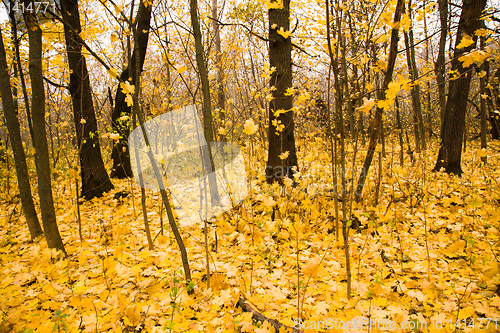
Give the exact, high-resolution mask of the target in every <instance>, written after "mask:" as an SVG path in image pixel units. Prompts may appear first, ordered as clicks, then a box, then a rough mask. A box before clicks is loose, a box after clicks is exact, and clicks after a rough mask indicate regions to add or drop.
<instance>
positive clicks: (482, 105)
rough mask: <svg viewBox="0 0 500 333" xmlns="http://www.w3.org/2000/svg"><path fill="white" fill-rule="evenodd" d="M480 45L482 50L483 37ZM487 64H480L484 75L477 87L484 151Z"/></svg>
mask: <svg viewBox="0 0 500 333" xmlns="http://www.w3.org/2000/svg"><path fill="white" fill-rule="evenodd" d="M480 43H481V49H484V44H485V39H484V36H483V37H481V38H480ZM489 70H490V69H489V63H488V61H485V62H483V63H482V64H481V72H484V73H485V75H484V76H482V77H481V78H480V80H479V86H480V88H479V89H480V90H481V94H480V96H479V97H480V99H481V102H480V110H481V148H484V149H486V147H487V141H486V133H487V130H488V126H487V125H488V123H487V119H486V118H487V117H488V115H487V113H486V103H487V102H486V99H485V98H484V97H483V96H486V97H487V96H488V95H487V94H486V78H487V75H486V73H487V72H489ZM481 160H482V161H483V163H484V164H486V162H487V157H486V156H483V157H481Z"/></svg>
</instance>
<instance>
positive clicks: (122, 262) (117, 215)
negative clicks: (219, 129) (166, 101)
mask: <svg viewBox="0 0 500 333" xmlns="http://www.w3.org/2000/svg"><path fill="white" fill-rule="evenodd" d="M468 145H469V146H468V148H467V151H466V152H465V153H464V155H463V157H462V161H463V162H462V166H463V169H464V175H463V176H462V177H460V178H459V177H455V176H452V177H450V176H448V175H446V174H444V173H433V172H431V171H430V170H431V169H432V167H433V166H434V163H435V158H436V153H437V149H436V147H433V148H434V150H428V151H427V153H426V154H425V155H424V154H418V155H417V154H415V155H416V161H415V162H414V163H412V162H411V161H410V158H409V156H408V155H406V156H405V164H404V165H402V166H401V165H400V162H399V152H398V150H397V149H396V148H395V147H394V148H393V146H392V144H389V145H388V147H387V154H386V157H385V158H384V159H383V161H382V164H381V168H380V170H382V173H381V174H380V177H379V165H378V160H377V157H378V156H379V154H378V153H377V154H376V156H375V159H374V162H373V165H372V168H371V170H370V173H369V178H368V184H367V185H366V187H365V189H364V196H363V200H362V202H361V203H360V204H356V203H352V207H351V203H350V202H349V203H347V211H348V212H350V211H352V221H351V224H352V226H351V229H350V233H349V246H350V262H351V273H352V291H351V297H350V298H348V297H347V289H346V288H347V283H346V261H345V254H344V253H345V252H344V248H343V241H342V239H343V238H342V234H340V235H339V236H337V235H336V233H335V229H336V227H335V225H336V222H335V214H336V213H335V205H334V197H333V194H332V191H331V189H332V185H331V184H332V176H331V175H332V171H331V161H330V157H329V156H330V154H329V153H328V147H327V146H326V145H325V143H323V142H322V140H321V139H319V138H317V139H308V140H304V141H299V142H298V147H300V149H299V163H300V165H299V168H300V173H301V174H300V176H299V177H298V178H297V180H298V186H296V187H291V186H288V185H287V186H285V187H284V188H281V189H280V188H278V187H277V186H274V187H273V186H269V185H266V184H265V182H264V179H263V178H264V177H263V170H264V164H263V156H264V154H263V151H262V150H260V149H258V148H256V147H253V148H252V149H253V150H252V153H251V154H250V153H249V154H247V155H246V156H245V158H246V160H245V162H246V163H248V159H250V165H259V168H253V169H252V170H249V177H248V178H249V179H251V182H252V186H251V191H250V193H249V195H248V197H247V199H246V200H245V201H243V203H242V204H241V205H239V206H238V207H236V208H235V209H233V210H232V211H229V212H227V213H226V214H222V215H220V216H218V217H216V218H214V219H213V220H212V224H211V226H210V230H209V250H210V252H209V254H210V260H211V273H212V275H211V277H210V286H211V288H210V289H207V288H206V283H207V275H206V261H205V244H204V235H203V230H202V229H201V228H200V227H190V228H182V227H181V233H182V237H183V238H184V243H185V245H186V247H187V251H188V257H189V263H190V267H191V270H192V278H193V283H194V285H195V286H194V293H193V294H192V295H189V294H188V293H187V291H186V288H185V284H184V281H183V278H184V275H183V272H182V264H181V258H180V254H179V250H178V247H177V244H176V242H175V240H174V238H173V235H172V233H171V232H170V229H169V227H168V220H167V217H166V215H165V216H163V225H164V230H163V234H160V230H161V228H160V207H161V198H160V196H159V193H154V192H152V191H149V190H148V191H147V207H148V217H149V221H150V227H151V230H152V236H153V238H155V241H154V249H153V250H148V245H147V240H146V235H145V229H144V223H143V218H142V213H141V200H140V191H139V188H138V187H137V186H136V185H132V184H131V181H129V180H124V181H117V180H114V181H113V182H114V184H115V189H114V190H113V191H111V192H110V193H107V194H105V196H104V197H102V198H98V199H94V200H91V201H85V202H82V204H81V206H80V214H81V225H82V236H83V240H82V241H80V238H79V230H78V222H77V218H76V216H77V210H76V201H75V186H74V178H73V176H72V175H73V174H72V173H71V172H67V170H66V172H60V173H59V176H58V178H57V179H56V180H55V181H54V183H53V186H54V197H55V201H56V213H57V218H58V223H59V230H60V232H61V235H62V238H63V241H64V243H65V246H66V251H67V253H68V257H67V258H62V255H61V253H57V252H55V251H53V250H51V249H48V248H47V245H46V242H45V240H44V239H40V240H37V241H35V242H34V243H30V242H29V233H28V230H27V227H26V224H25V220H24V217H23V216H22V212H21V209H20V202H19V200H18V198H17V197H15V196H13V195H12V193H13V192H14V191H13V190H11V196H10V197H7V196H6V195H5V193H4V194H3V195H2V199H1V201H0V228H1V230H2V231H1V232H0V265H1V267H0V311H1V313H0V332H58V331H59V332H63V331H65V332H79V331H84V332H105V331H114V332H170V331H172V332H258V333H262V332H273V329H272V328H271V327H270V325H269V323H265V324H262V323H259V322H255V321H252V315H251V314H250V313H249V312H243V311H242V309H241V308H239V307H238V306H237V302H238V300H239V298H240V297H245V298H246V299H247V300H248V302H249V304H251V306H252V307H253V308H254V309H256V310H257V311H258V312H260V313H262V314H264V315H265V316H267V317H269V318H273V319H276V320H278V321H280V322H281V323H283V324H285V325H289V326H294V325H297V327H299V328H301V329H302V330H303V331H306V332H315V331H321V332H323V331H328V332H343V331H348V332H368V331H370V332H385V331H386V332H408V331H412V330H411V329H410V328H413V331H415V332H453V331H459V332H462V331H464V332H498V331H499V330H500V322H499V321H500V297H499V294H500V287H499V286H500V266H499V259H500V232H499V230H500V168H498V165H500V145H499V143H498V142H492V143H491V144H490V146H489V148H488V151H487V153H488V164H487V165H486V166H483V165H482V164H481V162H480V159H479V157H478V154H479V155H480V154H481V150H480V149H478V144H477V143H475V142H471V143H468ZM348 152H349V154H348V159H349V160H350V159H352V157H353V155H354V154H353V153H352V147H351V149H350V150H349V149H348ZM255 156H260V158H256V157H255ZM364 156H365V152H364V151H359V152H358V153H357V156H356V158H357V164H361V161H362V159H363V158H364ZM350 167H351V165H350V164H348V168H349V169H348V170H349V172H348V174H349V175H351V171H350V170H351V169H350ZM354 176H355V177H354V179H357V177H358V173H355V174H354ZM348 178H350V176H348ZM379 179H381V182H380V184H379V185H378V186H377V183H378V182H379ZM348 180H349V179H348ZM2 186H3V184H2ZM11 186H12V185H11ZM377 187H378V189H377ZM2 191H4V190H3V189H2ZM120 191H126V192H129V193H130V194H129V195H128V196H126V197H124V198H118V199H114V196H115V194H116V193H118V192H120ZM34 193H36V191H34ZM341 204H342V203H339V215H340V216H341V215H342V209H341V206H340V205H341ZM273 209H274V210H275V213H274V214H272V212H273ZM272 215H274V219H272ZM339 224H340V222H339ZM354 227H355V228H354ZM215 232H216V234H217V238H215ZM298 318H301V319H300V320H299V319H298ZM368 318H370V320H371V323H370V324H368V325H367V324H366V322H367V321H368ZM363 323H364V325H363ZM394 325H395V326H394ZM370 326H371V327H370ZM409 327H410V328H409ZM346 328H350V329H346Z"/></svg>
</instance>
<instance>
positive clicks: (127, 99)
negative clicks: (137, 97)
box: [125, 94, 134, 106]
mask: <svg viewBox="0 0 500 333" xmlns="http://www.w3.org/2000/svg"><path fill="white" fill-rule="evenodd" d="M125 102H126V103H127V106H132V105H134V99H133V98H132V96H130V95H129V94H127V97H125Z"/></svg>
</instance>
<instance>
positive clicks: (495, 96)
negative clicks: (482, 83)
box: [486, 68, 500, 140]
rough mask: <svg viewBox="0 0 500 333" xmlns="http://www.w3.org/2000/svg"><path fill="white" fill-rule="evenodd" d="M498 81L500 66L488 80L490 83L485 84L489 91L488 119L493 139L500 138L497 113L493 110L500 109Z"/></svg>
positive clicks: (499, 80) (499, 78) (499, 79)
mask: <svg viewBox="0 0 500 333" xmlns="http://www.w3.org/2000/svg"><path fill="white" fill-rule="evenodd" d="M499 82H500V68H499V69H497V71H496V72H495V76H494V77H493V78H492V79H491V80H490V83H489V84H488V85H487V86H486V89H487V90H488V92H489V95H490V99H488V102H489V103H490V110H489V119H490V125H491V138H492V139H493V140H499V139H500V128H499V127H500V126H499V125H500V123H499V121H498V116H499V115H498V113H496V114H495V112H494V111H495V110H498V109H500V90H499V89H498V83H499Z"/></svg>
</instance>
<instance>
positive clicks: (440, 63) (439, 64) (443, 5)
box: [434, 0, 448, 127]
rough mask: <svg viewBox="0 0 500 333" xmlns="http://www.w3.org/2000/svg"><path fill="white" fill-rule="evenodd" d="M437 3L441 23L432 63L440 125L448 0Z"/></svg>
mask: <svg viewBox="0 0 500 333" xmlns="http://www.w3.org/2000/svg"><path fill="white" fill-rule="evenodd" d="M438 5H439V7H438V8H439V21H440V23H441V34H440V36H439V51H438V56H437V59H436V63H435V64H434V72H435V73H436V82H437V86H438V94H439V106H440V109H441V112H440V113H439V114H440V117H441V127H443V126H442V124H443V123H444V112H445V110H446V81H445V76H444V73H445V72H446V62H445V55H444V51H445V49H446V37H447V36H448V0H438Z"/></svg>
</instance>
